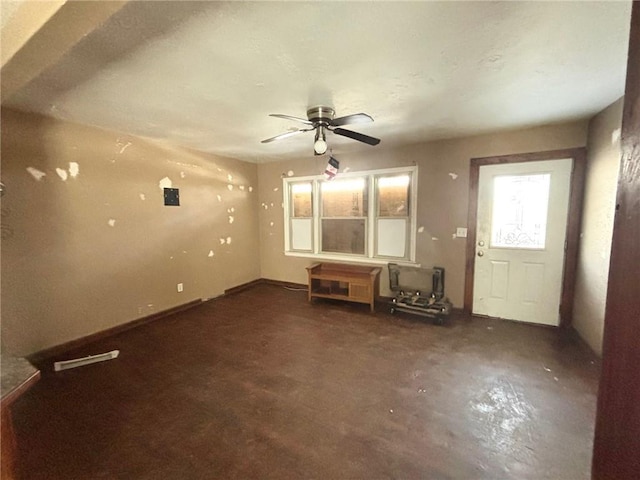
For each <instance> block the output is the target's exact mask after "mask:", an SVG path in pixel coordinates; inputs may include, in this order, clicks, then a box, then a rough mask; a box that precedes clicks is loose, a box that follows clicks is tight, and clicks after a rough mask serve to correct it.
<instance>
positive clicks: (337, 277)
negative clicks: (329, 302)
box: [307, 263, 382, 312]
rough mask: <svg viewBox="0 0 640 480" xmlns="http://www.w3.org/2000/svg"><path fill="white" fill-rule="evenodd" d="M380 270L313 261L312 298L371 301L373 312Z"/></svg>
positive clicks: (311, 276)
mask: <svg viewBox="0 0 640 480" xmlns="http://www.w3.org/2000/svg"><path fill="white" fill-rule="evenodd" d="M381 270H382V269H381V268H379V267H367V266H360V265H347V264H342V263H314V264H313V265H311V266H309V267H307V274H308V276H309V301H311V300H312V299H313V298H314V297H317V298H333V299H336V300H346V301H349V302H358V303H368V304H369V307H370V308H371V311H372V312H373V311H375V299H376V297H377V296H378V291H379V288H380V271H381Z"/></svg>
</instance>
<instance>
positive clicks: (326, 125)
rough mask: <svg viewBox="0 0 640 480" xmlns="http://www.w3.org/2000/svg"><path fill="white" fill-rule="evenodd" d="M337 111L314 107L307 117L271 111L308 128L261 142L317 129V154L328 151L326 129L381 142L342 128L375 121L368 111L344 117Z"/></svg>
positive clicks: (358, 138)
mask: <svg viewBox="0 0 640 480" xmlns="http://www.w3.org/2000/svg"><path fill="white" fill-rule="evenodd" d="M334 115H335V111H334V110H333V108H329V107H312V108H309V109H308V110H307V118H306V119H304V118H300V117H292V116H291V115H283V114H280V113H271V114H269V116H270V117H278V118H286V119H287V120H293V121H296V122H300V123H303V124H304V125H307V127H308V128H299V129H298V130H293V131H291V132H286V133H281V134H280V135H276V136H275V137H271V138H267V139H266V140H262V142H261V143H269V142H273V141H274V140H281V139H283V138H287V137H291V136H293V135H298V134H300V133H304V132H311V131H312V130H315V131H316V136H315V141H314V143H313V151H314V154H315V155H322V154H323V153H325V152H326V151H327V148H328V147H327V138H326V131H329V132H333V133H335V134H336V135H342V136H343V137H349V138H352V139H353V140H357V141H359V142H363V143H366V144H367V145H378V144H379V143H380V139H379V138H375V137H370V136H369V135H364V134H362V133H358V132H354V131H351V130H347V129H344V128H340V127H341V126H342V125H351V124H354V123H369V122H373V118H371V117H370V116H369V115H367V114H366V113H354V114H352V115H345V116H344V117H338V118H333V117H334Z"/></svg>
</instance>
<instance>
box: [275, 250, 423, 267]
mask: <svg viewBox="0 0 640 480" xmlns="http://www.w3.org/2000/svg"><path fill="white" fill-rule="evenodd" d="M284 254H285V256H287V257H302V258H313V259H314V260H326V261H332V262H350V263H366V264H369V265H371V264H374V265H387V264H389V263H395V264H397V265H405V266H411V267H417V268H420V267H421V265H420V264H419V263H416V262H412V261H410V260H393V259H383V258H368V257H355V256H354V257H351V256H347V255H329V254H326V253H322V254H319V253H304V252H284Z"/></svg>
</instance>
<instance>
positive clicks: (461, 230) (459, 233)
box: [456, 227, 467, 238]
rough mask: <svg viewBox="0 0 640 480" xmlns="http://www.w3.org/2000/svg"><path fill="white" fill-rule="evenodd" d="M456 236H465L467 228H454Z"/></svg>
mask: <svg viewBox="0 0 640 480" xmlns="http://www.w3.org/2000/svg"><path fill="white" fill-rule="evenodd" d="M456 237H458V238H467V228H466V227H458V228H457V229H456Z"/></svg>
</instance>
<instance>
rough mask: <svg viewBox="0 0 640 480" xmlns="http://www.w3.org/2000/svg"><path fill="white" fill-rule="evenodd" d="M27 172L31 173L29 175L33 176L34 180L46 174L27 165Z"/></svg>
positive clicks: (40, 178)
mask: <svg viewBox="0 0 640 480" xmlns="http://www.w3.org/2000/svg"><path fill="white" fill-rule="evenodd" d="M27 172H29V173H30V174H31V176H32V177H33V178H35V179H36V180H38V181H40V180H42V177H44V176H45V175H46V173H44V172H42V171H40V170H38V169H37V168H33V167H27Z"/></svg>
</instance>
